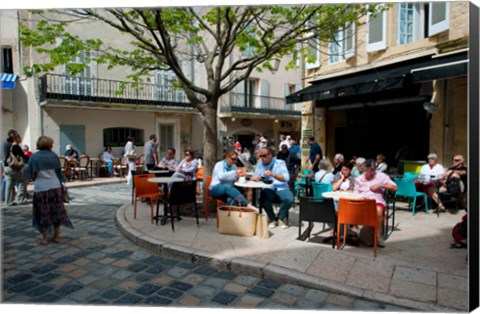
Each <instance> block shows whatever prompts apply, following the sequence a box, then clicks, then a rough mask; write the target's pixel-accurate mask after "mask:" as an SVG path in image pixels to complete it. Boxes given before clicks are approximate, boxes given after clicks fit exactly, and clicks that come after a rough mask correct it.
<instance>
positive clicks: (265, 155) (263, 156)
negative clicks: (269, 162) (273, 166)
mask: <svg viewBox="0 0 480 314" xmlns="http://www.w3.org/2000/svg"><path fill="white" fill-rule="evenodd" d="M258 157H260V158H265V157H267V154H264V155H259V156H258Z"/></svg>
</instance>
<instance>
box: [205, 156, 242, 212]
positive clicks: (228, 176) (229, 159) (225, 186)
mask: <svg viewBox="0 0 480 314" xmlns="http://www.w3.org/2000/svg"><path fill="white" fill-rule="evenodd" d="M237 160H238V153H237V152H235V151H229V152H227V153H226V154H225V159H224V160H220V161H219V162H217V163H216V164H215V167H213V173H212V182H211V183H210V187H209V189H210V196H211V197H213V198H215V199H219V200H221V201H224V202H227V203H228V204H232V203H233V204H232V205H236V204H237V203H234V201H236V202H238V203H240V205H241V206H248V201H247V199H246V198H245V197H244V196H243V195H242V193H241V192H240V191H239V190H238V189H237V188H236V187H235V186H234V185H233V183H234V182H235V181H236V180H237V179H238V178H239V177H243V176H245V174H244V173H243V172H242V170H240V169H238V168H237V166H236V165H235V163H236V162H237Z"/></svg>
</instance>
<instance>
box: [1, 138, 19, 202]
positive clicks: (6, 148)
mask: <svg viewBox="0 0 480 314" xmlns="http://www.w3.org/2000/svg"><path fill="white" fill-rule="evenodd" d="M16 134H17V131H16V130H13V129H11V130H8V133H7V138H6V139H5V140H4V141H3V142H2V149H1V150H0V154H1V155H0V160H1V163H2V202H4V201H5V189H6V185H7V176H6V174H5V167H7V159H8V157H10V148H11V147H12V143H13V138H14V136H15V135H16Z"/></svg>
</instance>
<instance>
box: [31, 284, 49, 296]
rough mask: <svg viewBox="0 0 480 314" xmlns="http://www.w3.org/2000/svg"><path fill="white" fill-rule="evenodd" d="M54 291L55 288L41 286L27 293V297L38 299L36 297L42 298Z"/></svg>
mask: <svg viewBox="0 0 480 314" xmlns="http://www.w3.org/2000/svg"><path fill="white" fill-rule="evenodd" d="M52 289H53V287H50V286H46V285H41V286H38V287H35V288H33V289H30V290H29V291H27V293H26V295H28V296H30V297H36V296H40V295H42V294H44V293H47V292H49V291H51V290H52Z"/></svg>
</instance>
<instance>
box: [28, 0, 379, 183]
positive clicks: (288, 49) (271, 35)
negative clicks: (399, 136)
mask: <svg viewBox="0 0 480 314" xmlns="http://www.w3.org/2000/svg"><path fill="white" fill-rule="evenodd" d="M378 10H379V8H378V7H376V6H374V5H370V6H368V5H362V4H324V5H295V6H222V7H197V8H196V7H182V8H171V7H168V8H167V7H158V8H127V9H125V8H123V9H120V8H108V9H69V10H56V11H55V13H54V15H52V12H51V11H48V12H35V13H36V14H38V15H37V17H39V18H36V19H35V20H36V22H35V23H32V21H31V20H30V21H28V22H29V23H30V24H29V25H28V24H25V27H22V28H21V41H22V43H23V44H24V45H26V46H34V47H36V50H37V52H39V53H44V54H48V55H49V58H48V61H46V62H44V63H41V64H33V65H32V67H30V68H29V69H26V70H27V71H36V72H39V71H40V72H42V71H43V72H46V71H51V70H53V69H54V68H55V66H57V65H61V64H68V61H70V60H71V58H72V57H73V56H75V55H78V54H79V53H80V52H81V51H84V50H95V51H96V55H95V56H96V57H95V58H96V61H97V62H105V63H108V64H109V66H112V67H114V66H128V67H129V68H130V69H131V74H130V75H129V77H130V78H132V79H133V80H134V81H137V82H138V81H140V80H141V79H142V77H147V76H150V75H151V73H152V71H154V70H166V69H168V70H171V71H173V72H174V73H175V75H176V77H177V82H176V84H177V86H178V88H181V89H183V90H184V91H185V93H186V95H187V97H188V100H189V101H190V103H191V104H192V105H193V106H194V107H196V108H198V110H199V111H200V113H201V114H202V116H203V126H204V131H203V135H204V162H205V173H206V175H209V174H210V173H211V169H212V167H213V165H214V163H215V161H216V158H217V119H216V113H217V107H218V101H219V98H220V97H221V96H222V95H224V94H226V93H227V92H229V91H231V90H232V89H233V88H234V87H235V86H236V85H237V84H239V83H240V82H242V81H243V80H245V79H246V78H248V77H249V76H250V74H251V73H252V71H254V70H255V69H260V70H262V69H272V63H271V61H272V60H273V59H276V58H279V59H281V58H282V57H283V56H285V55H291V54H293V52H294V50H295V49H298V48H299V47H301V48H300V52H301V54H300V56H302V55H303V56H306V57H307V58H310V60H308V61H310V62H313V61H314V60H312V59H311V58H315V57H314V54H309V53H308V51H309V49H310V48H311V47H308V44H307V43H309V42H311V39H316V40H319V41H322V42H329V41H332V40H333V39H332V38H334V35H335V33H336V32H337V31H338V30H339V29H342V28H345V27H346V26H348V25H351V24H357V26H359V24H360V23H361V22H360V21H364V19H362V17H363V16H365V15H366V14H367V13H368V12H370V13H375V11H378ZM52 16H56V17H57V18H56V19H52ZM59 16H62V19H61V20H60V19H59V18H58V17H59ZM79 19H93V20H96V21H100V22H102V23H104V24H105V25H106V26H108V27H112V28H113V29H116V30H118V31H119V32H121V35H122V36H125V35H127V36H129V37H130V38H131V42H130V47H131V48H130V49H119V48H118V47H109V46H108V44H106V43H104V42H103V41H102V39H98V38H95V36H96V34H95V33H92V34H91V38H88V39H84V38H85V36H86V34H82V38H83V39H80V37H78V36H75V35H72V34H71V33H69V32H68V31H67V30H68V24H69V23H77V22H78V21H79ZM119 35H120V34H119ZM58 38H61V39H62V40H61V41H59V40H58ZM246 51H249V52H250V53H242V52H246ZM231 56H232V57H233V62H230V61H229V58H230V57H231ZM180 60H186V61H194V62H196V63H198V64H200V65H201V67H203V69H202V70H203V71H204V73H205V76H206V81H202V82H201V84H197V83H196V82H194V81H193V80H192V78H191V76H189V75H187V74H186V73H185V72H184V71H183V70H182V67H181V66H180ZM87 61H88V60H87ZM294 65H295V60H294V61H293V62H291V63H289V64H287V65H286V66H287V67H293V66H294ZM68 70H69V71H70V72H72V73H75V72H79V71H82V70H83V69H82V65H81V64H78V63H77V64H69V66H68Z"/></svg>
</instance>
